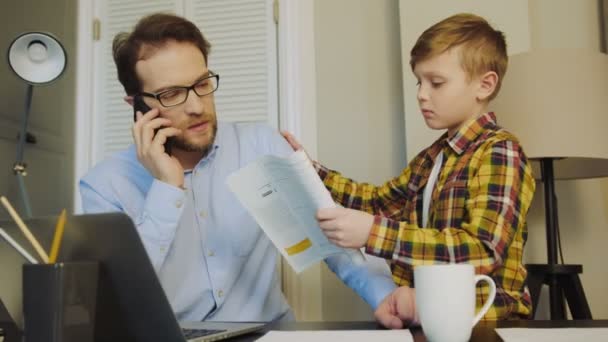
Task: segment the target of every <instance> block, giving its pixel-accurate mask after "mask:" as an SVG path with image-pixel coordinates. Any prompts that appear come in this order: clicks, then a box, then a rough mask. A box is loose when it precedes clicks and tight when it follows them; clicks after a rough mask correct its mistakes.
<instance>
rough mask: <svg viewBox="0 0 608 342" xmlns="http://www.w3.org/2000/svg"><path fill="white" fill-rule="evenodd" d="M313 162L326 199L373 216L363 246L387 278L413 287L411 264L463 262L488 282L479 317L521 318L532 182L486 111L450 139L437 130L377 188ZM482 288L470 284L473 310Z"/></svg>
mask: <svg viewBox="0 0 608 342" xmlns="http://www.w3.org/2000/svg"><path fill="white" fill-rule="evenodd" d="M442 150H443V153H444V163H443V166H442V168H441V172H440V174H439V177H438V179H437V183H436V185H435V189H434V191H433V194H432V197H431V206H430V210H429V220H428V227H421V226H420V225H421V221H422V220H421V217H422V214H421V212H422V194H423V191H424V186H425V184H426V182H427V180H428V178H429V174H430V173H431V169H432V168H433V163H434V160H435V157H436V156H437V155H438V154H439V152H440V151H442ZM315 167H316V169H317V171H318V173H319V175H320V177H321V179H322V180H323V182H324V183H325V186H326V187H327V189H328V190H329V191H330V192H331V194H332V197H333V198H334V200H336V201H337V202H339V203H340V204H342V205H343V206H345V207H348V208H353V209H358V210H362V211H365V212H368V213H370V214H373V215H376V216H375V220H374V224H373V227H372V230H371V234H370V237H369V239H368V241H367V246H366V249H367V252H368V253H370V254H373V255H377V256H380V257H382V258H385V259H388V260H391V269H392V273H393V279H394V281H395V283H397V284H398V285H402V286H403V285H405V286H414V284H413V282H414V279H413V267H415V266H417V265H425V264H443V263H469V264H472V265H474V266H475V268H476V270H475V271H476V273H477V274H486V275H488V276H490V277H492V278H493V279H494V281H495V283H496V288H497V293H496V299H495V300H494V305H492V307H491V308H490V310H489V311H488V312H487V313H486V315H485V316H484V319H486V320H497V319H516V318H528V317H529V315H530V312H531V310H530V309H531V303H530V294H529V292H528V288H527V286H526V284H525V280H526V269H525V267H524V265H523V263H522V254H523V249H524V245H525V243H526V239H527V234H528V233H527V228H526V214H527V212H528V208H529V207H530V202H531V201H532V197H533V195H534V188H535V183H534V178H533V176H532V168H531V166H530V163H529V162H528V160H527V158H526V156H525V154H524V152H523V150H522V147H521V146H520V145H519V142H518V141H517V139H516V138H515V137H514V136H513V135H512V134H510V133H509V132H507V131H505V130H503V129H502V128H500V127H498V126H497V125H496V118H495V116H494V114H493V113H486V114H483V115H481V116H480V117H478V118H477V119H474V120H471V121H469V122H468V123H466V124H465V125H463V127H462V128H461V129H460V130H459V131H458V132H457V133H456V134H454V136H453V137H452V138H450V139H447V135H445V134H444V135H443V136H442V137H441V138H439V139H438V140H437V141H436V142H435V143H433V144H432V145H431V146H430V147H428V148H427V149H425V150H424V151H422V152H421V153H420V154H418V155H417V156H416V157H415V158H414V159H413V160H412V161H411V162H410V164H409V165H408V167H407V168H406V169H405V170H403V172H402V173H401V175H400V176H398V177H396V178H394V179H392V180H390V181H388V182H386V183H385V184H384V185H382V186H375V185H371V184H366V183H356V182H354V181H353V180H351V179H348V178H345V177H343V176H342V175H340V174H339V173H337V172H335V171H332V170H329V169H327V168H325V167H323V166H322V165H320V164H318V163H315ZM446 286H449V284H446ZM488 291H489V287H488V286H487V285H486V284H485V283H484V284H483V285H480V286H478V288H477V308H478V309H479V308H481V305H482V304H483V302H484V301H485V298H487V295H488V293H489V292H488Z"/></svg>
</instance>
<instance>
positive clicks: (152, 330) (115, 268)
mask: <svg viewBox="0 0 608 342" xmlns="http://www.w3.org/2000/svg"><path fill="white" fill-rule="evenodd" d="M56 221H57V217H45V218H35V219H31V220H27V221H26V224H27V226H28V227H29V228H30V230H31V231H32V233H33V234H34V236H36V238H37V239H38V241H39V242H40V244H41V245H42V246H43V247H44V248H45V249H46V250H47V251H48V250H49V246H50V245H51V241H52V238H53V233H54V227H55V223H56ZM0 228H3V229H4V231H5V232H6V233H8V234H9V235H10V236H11V237H12V238H13V239H14V240H15V241H17V242H18V243H19V244H21V246H23V248H24V249H26V250H27V251H28V252H29V253H30V254H31V255H32V256H34V257H36V256H37V255H36V254H35V251H34V249H33V247H31V245H30V244H29V243H28V242H27V240H26V239H25V237H24V236H23V234H22V233H21V231H20V230H19V228H18V227H17V226H16V225H15V224H14V222H12V221H0ZM62 261H99V262H100V271H99V284H98V293H97V306H96V313H95V315H96V317H95V341H201V342H202V341H217V340H221V339H224V338H229V337H233V336H237V335H241V334H245V333H249V332H254V331H257V330H260V329H262V328H263V327H264V326H265V323H263V322H251V323H249V322H187V323H183V324H182V325H183V327H181V326H180V324H179V323H178V321H177V319H176V317H175V314H174V313H173V310H172V308H171V306H170V304H169V301H168V299H167V297H166V295H165V292H164V290H163V288H162V287H161V284H160V282H159V280H158V277H157V276H156V273H155V271H154V268H153V267H152V264H151V263H150V260H149V258H148V255H147V253H146V251H145V249H144V246H143V243H142V241H141V239H140V237H139V234H138V233H137V230H136V228H135V226H134V225H133V222H132V221H131V219H130V218H129V217H128V216H127V215H125V214H122V213H112V214H94V215H76V216H71V217H68V219H67V223H66V226H65V230H64V236H63V240H62V244H61V251H60V253H59V257H58V262H62ZM24 263H28V261H27V259H25V258H24V257H23V256H21V255H20V254H19V253H18V252H17V251H15V250H14V249H13V248H12V247H11V246H10V245H9V244H8V243H7V242H6V241H5V240H4V239H2V238H0V279H2V281H0V323H1V322H2V319H3V318H4V320H6V319H7V318H10V319H11V320H12V322H13V324H14V326H16V327H17V328H18V329H22V327H23V321H22V316H23V313H22V303H21V299H22V293H21V292H22V287H21V282H22V280H21V279H22V275H21V274H22V271H21V268H22V265H23V264H24ZM143 284H145V285H143ZM2 304H3V305H2ZM3 307H4V308H5V310H4V311H6V312H7V313H4V314H2V312H3V310H2V308H3ZM2 316H4V317H2ZM8 316H10V317H8ZM5 326H9V329H10V324H9V325H7V324H6V323H5V324H0V328H2V327H5ZM5 330H6V329H5ZM5 342H10V341H5Z"/></svg>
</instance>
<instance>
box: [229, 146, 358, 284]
mask: <svg viewBox="0 0 608 342" xmlns="http://www.w3.org/2000/svg"><path fill="white" fill-rule="evenodd" d="M227 183H228V187H229V188H230V189H231V190H232V192H234V194H235V195H236V197H237V198H238V199H239V201H240V202H241V203H242V204H243V206H244V207H245V208H246V209H247V211H248V212H249V213H250V214H251V216H253V218H254V219H255V220H256V222H257V223H258V225H259V226H260V227H261V228H262V230H263V231H264V232H265V233H266V235H267V236H268V238H269V239H270V241H272V243H273V244H274V245H275V247H276V248H277V249H278V250H279V251H280V252H281V254H282V255H283V256H284V257H285V259H286V260H287V262H288V263H289V265H291V267H292V268H293V269H294V271H295V272H297V273H300V272H301V271H303V270H305V269H306V268H308V267H309V266H311V265H313V264H315V263H317V262H318V261H321V260H323V259H325V258H326V257H328V256H330V255H334V254H337V253H348V254H349V255H351V258H353V260H354V261H355V262H362V261H364V259H363V254H362V253H361V251H359V250H351V249H348V250H347V249H343V248H340V247H338V246H336V245H334V244H332V243H331V242H329V240H328V239H327V237H325V235H324V234H323V232H322V231H321V228H320V227H319V224H318V222H317V220H316V218H315V215H316V212H317V210H318V209H320V208H330V207H335V206H336V204H335V203H334V201H333V200H332V198H331V195H330V193H329V191H327V189H326V188H325V186H324V185H323V182H322V181H321V179H320V178H319V176H318V175H317V173H316V171H315V169H314V167H313V166H312V163H311V162H310V160H309V159H308V157H307V156H306V153H304V152H303V151H298V152H294V153H293V154H292V155H291V156H289V157H287V158H281V157H277V156H270V155H268V156H264V157H261V158H260V159H258V160H256V161H255V162H253V163H250V164H249V165H247V166H245V167H243V168H242V169H240V170H238V171H236V172H234V173H232V174H231V175H230V176H228V179H227Z"/></svg>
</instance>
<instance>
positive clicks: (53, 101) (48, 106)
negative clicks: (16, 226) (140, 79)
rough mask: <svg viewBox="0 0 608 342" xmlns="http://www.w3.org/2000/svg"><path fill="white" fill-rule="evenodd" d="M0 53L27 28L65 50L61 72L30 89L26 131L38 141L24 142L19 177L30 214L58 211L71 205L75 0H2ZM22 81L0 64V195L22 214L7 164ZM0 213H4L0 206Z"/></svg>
mask: <svg viewBox="0 0 608 342" xmlns="http://www.w3.org/2000/svg"><path fill="white" fill-rule="evenodd" d="M0 22H1V23H2V30H0V54H1V55H2V56H6V53H7V49H8V47H9V45H10V43H11V42H12V40H13V39H14V38H16V37H17V36H18V35H19V34H21V33H23V32H27V31H46V32H51V33H52V34H54V35H55V36H56V37H57V38H58V39H59V40H60V41H61V42H62V43H63V44H64V47H65V49H66V52H67V57H68V65H67V69H66V72H65V73H64V74H63V76H62V77H61V78H60V79H58V80H57V81H55V82H54V83H52V84H49V85H43V86H36V87H34V93H33V94H34V96H33V100H32V110H31V113H30V121H29V127H28V131H29V132H31V133H33V134H34V135H35V136H36V138H37V140H38V142H37V144H36V145H31V144H28V145H27V147H26V149H25V155H24V160H25V162H26V163H27V165H28V176H27V177H26V178H25V180H26V185H27V189H28V193H29V197H30V202H31V206H32V211H33V214H34V215H35V216H40V215H58V214H59V212H60V210H61V209H62V208H68V210H70V209H71V208H72V201H73V199H72V197H73V196H72V177H73V167H72V162H73V160H74V157H73V141H74V139H73V129H74V125H73V122H74V93H75V92H74V84H75V82H74V78H75V75H74V69H75V68H74V66H75V64H74V61H75V51H76V49H75V45H76V30H75V27H76V0H61V1H36V0H23V1H2V2H1V3H0ZM25 91H26V84H25V82H24V81H22V80H21V79H20V78H18V77H17V76H16V75H14V74H13V72H12V71H11V70H10V68H9V66H8V63H7V62H6V59H5V58H3V59H2V60H1V62H0V98H1V99H2V101H1V102H0V195H7V197H8V198H9V200H10V201H11V202H12V203H13V205H15V207H16V208H17V210H18V211H19V212H20V213H24V210H23V207H22V205H21V197H20V196H19V191H18V187H17V182H16V177H15V176H14V175H13V172H12V167H13V163H14V161H15V158H16V137H17V134H18V131H19V129H20V124H21V117H22V115H23V111H24V102H25ZM0 217H7V215H6V213H5V211H4V210H0Z"/></svg>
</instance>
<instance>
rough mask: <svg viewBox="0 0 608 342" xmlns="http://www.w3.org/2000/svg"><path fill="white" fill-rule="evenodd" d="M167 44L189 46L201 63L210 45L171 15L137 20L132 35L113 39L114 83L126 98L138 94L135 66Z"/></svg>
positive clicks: (120, 34) (193, 30) (193, 26)
mask: <svg viewBox="0 0 608 342" xmlns="http://www.w3.org/2000/svg"><path fill="white" fill-rule="evenodd" d="M169 41H177V42H187V43H192V44H194V45H195V46H196V47H198V49H199V50H200V51H201V52H202V53H203V56H204V57H205V62H207V56H208V55H209V51H210V50H211V44H209V42H208V41H207V40H206V39H205V37H203V34H202V33H201V31H200V30H199V29H198V28H197V27H196V25H194V24H193V23H192V22H190V21H188V20H186V19H184V18H182V17H178V16H176V15H172V14H164V13H157V14H152V15H149V16H146V17H143V18H142V19H140V20H139V22H138V23H137V25H135V28H134V29H133V32H131V33H127V32H121V33H119V34H117V35H116V36H115V37H114V41H113V43H112V53H113V56H114V63H116V69H117V71H118V80H119V81H120V83H121V84H122V86H123V87H124V88H125V92H126V93H127V95H134V94H136V93H138V92H140V91H141V80H140V79H139V78H138V77H137V73H136V72H135V63H137V61H139V60H141V59H146V58H148V57H149V56H150V55H151V53H153V52H154V51H156V49H158V48H161V47H162V46H163V45H164V44H166V43H167V42H169Z"/></svg>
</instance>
